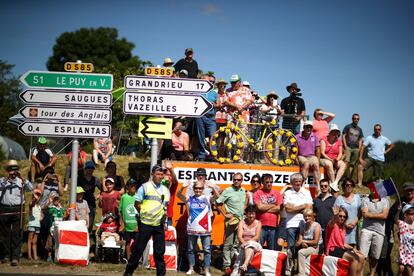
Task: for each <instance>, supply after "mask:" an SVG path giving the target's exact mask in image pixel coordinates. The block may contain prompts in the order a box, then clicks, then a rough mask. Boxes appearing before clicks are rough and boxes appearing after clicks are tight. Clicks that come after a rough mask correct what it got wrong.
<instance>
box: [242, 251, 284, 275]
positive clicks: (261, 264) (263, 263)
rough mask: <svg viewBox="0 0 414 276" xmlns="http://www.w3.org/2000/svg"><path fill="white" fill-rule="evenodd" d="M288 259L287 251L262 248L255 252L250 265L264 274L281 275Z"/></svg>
mask: <svg viewBox="0 0 414 276" xmlns="http://www.w3.org/2000/svg"><path fill="white" fill-rule="evenodd" d="M286 259H287V255H286V253H285V252H281V251H274V250H268V249H262V251H259V252H256V254H254V256H253V259H252V261H251V262H250V265H249V267H250V268H254V269H256V270H258V271H260V272H261V273H263V275H264V276H279V275H283V272H284V266H285V262H286Z"/></svg>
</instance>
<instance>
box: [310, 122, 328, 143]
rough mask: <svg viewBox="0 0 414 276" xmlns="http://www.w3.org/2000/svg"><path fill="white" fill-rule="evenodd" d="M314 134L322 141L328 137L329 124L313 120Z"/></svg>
mask: <svg viewBox="0 0 414 276" xmlns="http://www.w3.org/2000/svg"><path fill="white" fill-rule="evenodd" d="M312 131H313V134H315V135H316V137H318V139H319V140H322V139H323V137H326V136H328V132H329V124H328V122H327V121H325V120H319V121H318V120H313V130H312Z"/></svg>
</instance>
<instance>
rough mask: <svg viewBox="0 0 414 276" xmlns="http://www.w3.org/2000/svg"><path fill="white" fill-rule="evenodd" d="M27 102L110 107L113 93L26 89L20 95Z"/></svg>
mask: <svg viewBox="0 0 414 276" xmlns="http://www.w3.org/2000/svg"><path fill="white" fill-rule="evenodd" d="M19 97H20V99H21V100H22V101H23V102H25V103H41V104H64V105H68V104H69V105H80V106H83V105H87V106H102V107H109V106H111V104H112V95H111V94H107V93H106V92H105V94H102V93H94V92H75V91H53V90H25V91H24V92H23V93H21V94H20V95H19Z"/></svg>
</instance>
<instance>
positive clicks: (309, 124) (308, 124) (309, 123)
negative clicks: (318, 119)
mask: <svg viewBox="0 0 414 276" xmlns="http://www.w3.org/2000/svg"><path fill="white" fill-rule="evenodd" d="M303 125H304V126H313V122H312V121H311V120H306V121H305V123H304V124H303Z"/></svg>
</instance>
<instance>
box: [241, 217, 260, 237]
mask: <svg viewBox="0 0 414 276" xmlns="http://www.w3.org/2000/svg"><path fill="white" fill-rule="evenodd" d="M252 225H253V227H252V228H249V227H247V224H246V223H245V222H243V235H242V237H243V240H244V241H246V242H247V241H250V240H251V239H253V237H254V236H256V231H257V226H258V225H259V223H258V221H257V220H254V221H253V223H252Z"/></svg>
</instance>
